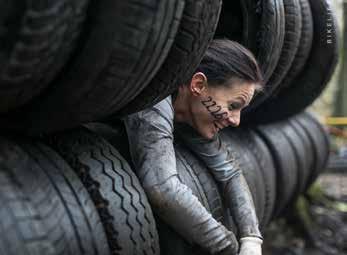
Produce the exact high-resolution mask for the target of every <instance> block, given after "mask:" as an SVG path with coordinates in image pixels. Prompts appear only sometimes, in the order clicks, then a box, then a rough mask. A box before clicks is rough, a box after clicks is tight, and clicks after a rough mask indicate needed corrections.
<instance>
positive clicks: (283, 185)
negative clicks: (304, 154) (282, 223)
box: [255, 124, 297, 218]
mask: <svg viewBox="0 0 347 255" xmlns="http://www.w3.org/2000/svg"><path fill="white" fill-rule="evenodd" d="M255 131H256V132H257V134H258V135H259V136H260V137H261V138H262V139H263V141H264V142H265V143H266V145H267V147H268V148H269V150H270V151H271V154H272V156H273V159H274V163H275V169H276V182H277V190H276V193H277V194H276V202H275V204H276V206H275V209H274V212H273V215H272V218H275V217H277V216H279V215H280V214H281V213H282V211H283V209H284V208H285V207H286V206H287V204H288V202H289V201H290V200H291V198H292V194H293V192H294V191H295V188H296V185H297V169H296V167H297V165H296V158H295V155H294V151H293V149H292V148H291V146H290V144H289V142H288V140H287V139H286V137H285V136H284V134H283V133H282V132H281V130H279V129H278V124H273V125H266V126H257V127H256V128H255Z"/></svg>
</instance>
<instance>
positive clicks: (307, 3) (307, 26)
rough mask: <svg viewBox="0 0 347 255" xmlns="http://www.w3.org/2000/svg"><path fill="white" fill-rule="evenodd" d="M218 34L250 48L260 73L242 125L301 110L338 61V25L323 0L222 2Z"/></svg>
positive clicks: (328, 6)
mask: <svg viewBox="0 0 347 255" xmlns="http://www.w3.org/2000/svg"><path fill="white" fill-rule="evenodd" d="M235 2H236V3H235ZM217 37H229V38H231V39H233V40H237V41H239V42H240V43H242V44H244V45H245V46H247V47H248V48H249V49H251V51H252V52H253V53H254V54H255V55H256V57H257V59H258V62H259V64H260V66H261V69H262V71H263V74H264V82H265V84H266V88H265V91H264V93H261V94H259V95H258V96H257V97H256V98H255V100H254V101H253V103H252V104H251V105H250V107H248V109H247V110H246V112H245V113H244V116H243V120H242V121H241V123H244V124H258V123H270V122H273V121H279V120H283V119H286V118H288V117H290V116H293V115H295V114H298V113H300V112H301V111H303V110H304V109H305V108H306V107H307V106H309V105H310V104H311V103H312V102H313V101H314V100H315V99H316V98H317V97H318V96H319V95H320V93H321V92H322V91H323V89H324V88H325V87H326V85H327V83H328V81H329V80H330V78H331V76H332V74H333V71H334V70H335V67H336V64H337V59H338V28H337V24H336V20H335V16H334V13H333V11H332V9H331V6H330V3H329V1H327V0H244V1H224V6H223V9H222V13H221V17H220V22H219V26H218V29H217Z"/></svg>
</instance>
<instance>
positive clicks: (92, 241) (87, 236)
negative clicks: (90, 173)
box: [0, 138, 110, 255]
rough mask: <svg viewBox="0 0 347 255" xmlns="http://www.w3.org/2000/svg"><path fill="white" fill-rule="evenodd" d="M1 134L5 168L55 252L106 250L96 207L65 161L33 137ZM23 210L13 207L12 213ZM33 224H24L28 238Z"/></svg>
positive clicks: (72, 253) (18, 213)
mask: <svg viewBox="0 0 347 255" xmlns="http://www.w3.org/2000/svg"><path fill="white" fill-rule="evenodd" d="M0 140H1V143H0V146H1V148H0V150H1V161H2V165H3V167H4V168H3V169H5V170H6V173H7V174H8V176H11V178H12V180H13V181H15V183H16V185H17V187H18V188H19V189H20V190H21V191H22V192H23V193H24V194H25V196H26V198H27V199H28V200H27V201H26V202H28V203H30V205H31V206H32V207H33V208H34V209H35V210H36V212H37V213H38V214H39V215H38V217H39V218H38V219H37V220H39V219H42V224H43V226H44V228H45V229H44V231H45V233H46V234H47V237H48V238H49V240H51V241H52V242H53V244H54V248H55V250H56V253H54V254H70V255H76V254H80V255H82V254H83V255H84V254H90V255H92V254H99V255H104V254H110V253H109V247H108V244H107V239H106V235H105V232H104V229H103V227H102V224H101V220H100V218H99V215H98V213H97V211H96V208H95V206H94V204H93V202H92V200H91V199H90V197H89V194H88V192H87V190H86V189H85V188H84V187H83V185H82V183H81V182H80V180H79V179H78V177H77V176H76V175H75V174H74V172H73V171H72V170H71V168H70V167H69V166H68V165H67V164H66V163H65V161H64V160H63V159H62V158H60V157H59V155H57V154H56V153H55V152H54V151H52V150H51V149H49V148H48V147H46V146H44V145H42V144H39V143H37V142H31V141H26V140H24V139H23V140H20V141H17V140H14V139H12V140H9V139H7V138H0ZM23 212H24V211H22V210H21V208H20V207H19V208H16V211H15V215H18V216H19V215H22V213H23ZM30 215H32V213H31V212H29V215H27V216H29V217H30ZM23 216H26V215H23ZM18 223H20V221H19V222H18ZM23 227H24V226H23ZM22 230H23V231H24V229H22ZM31 230H32V229H31V228H28V229H25V237H26V238H30V236H31V235H34V236H33V237H35V232H31ZM33 231H35V230H33ZM43 234H44V233H43ZM42 244H44V243H42ZM18 254H26V253H23V252H20V253H18ZM40 254H42V253H40Z"/></svg>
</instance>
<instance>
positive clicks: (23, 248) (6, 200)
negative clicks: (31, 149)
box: [0, 158, 57, 255]
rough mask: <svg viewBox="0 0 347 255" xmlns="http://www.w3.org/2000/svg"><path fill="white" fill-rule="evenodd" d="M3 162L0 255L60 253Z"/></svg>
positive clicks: (0, 177)
mask: <svg viewBox="0 0 347 255" xmlns="http://www.w3.org/2000/svg"><path fill="white" fill-rule="evenodd" d="M0 161H1V168H2V169H1V170H0V203H1V207H0V254H6V255H18V254H24V255H39V254H48V255H55V254H57V252H56V249H55V248H54V243H53V241H54V240H53V239H51V238H50V236H49V233H48V229H47V228H46V227H45V225H44V219H43V217H42V215H40V213H39V212H38V211H37V210H36V208H35V207H34V206H33V204H32V203H31V202H32V201H31V199H30V196H28V195H27V194H25V193H24V192H23V191H22V190H21V188H20V185H19V184H18V182H17V181H16V178H15V176H12V175H11V174H10V173H8V172H7V171H6V169H4V168H3V167H4V164H3V158H2V159H0ZM18 163H19V162H18Z"/></svg>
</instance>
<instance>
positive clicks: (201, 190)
mask: <svg viewBox="0 0 347 255" xmlns="http://www.w3.org/2000/svg"><path fill="white" fill-rule="evenodd" d="M175 152H176V162H177V163H176V164H177V171H178V175H179V179H180V180H181V182H182V183H184V184H186V185H187V186H188V187H189V188H190V189H191V190H192V191H193V194H194V195H196V196H197V197H198V199H199V201H200V202H201V203H202V205H204V207H205V208H206V209H207V210H208V211H209V212H210V213H211V214H212V215H213V217H214V218H215V219H216V220H217V221H219V222H222V223H223V224H224V225H225V226H227V225H226V223H227V222H226V220H227V219H225V218H224V215H223V214H224V208H223V202H222V197H221V195H220V194H219V190H218V187H217V185H216V183H215V181H214V179H213V177H212V175H211V174H210V173H209V172H208V169H206V167H205V166H204V165H203V164H202V163H201V162H200V161H199V160H197V159H196V158H195V156H194V155H193V154H192V153H191V152H189V151H188V149H186V148H185V147H184V146H183V145H182V144H180V143H175ZM157 222H158V230H159V236H160V248H161V252H162V253H163V254H166V255H174V254H179V255H189V254H207V253H206V252H205V251H203V250H202V249H201V248H199V247H197V246H195V245H192V244H189V243H188V242H186V241H184V240H183V239H182V238H181V237H180V236H179V235H178V234H177V233H176V232H174V231H173V230H172V229H171V228H170V227H169V226H167V225H166V224H165V223H163V222H162V221H160V220H157ZM227 227H228V228H229V229H230V226H227ZM232 228H233V229H232V231H233V232H234V233H237V231H236V228H235V226H234V225H233V226H232ZM172 247H175V249H173V248H172Z"/></svg>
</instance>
